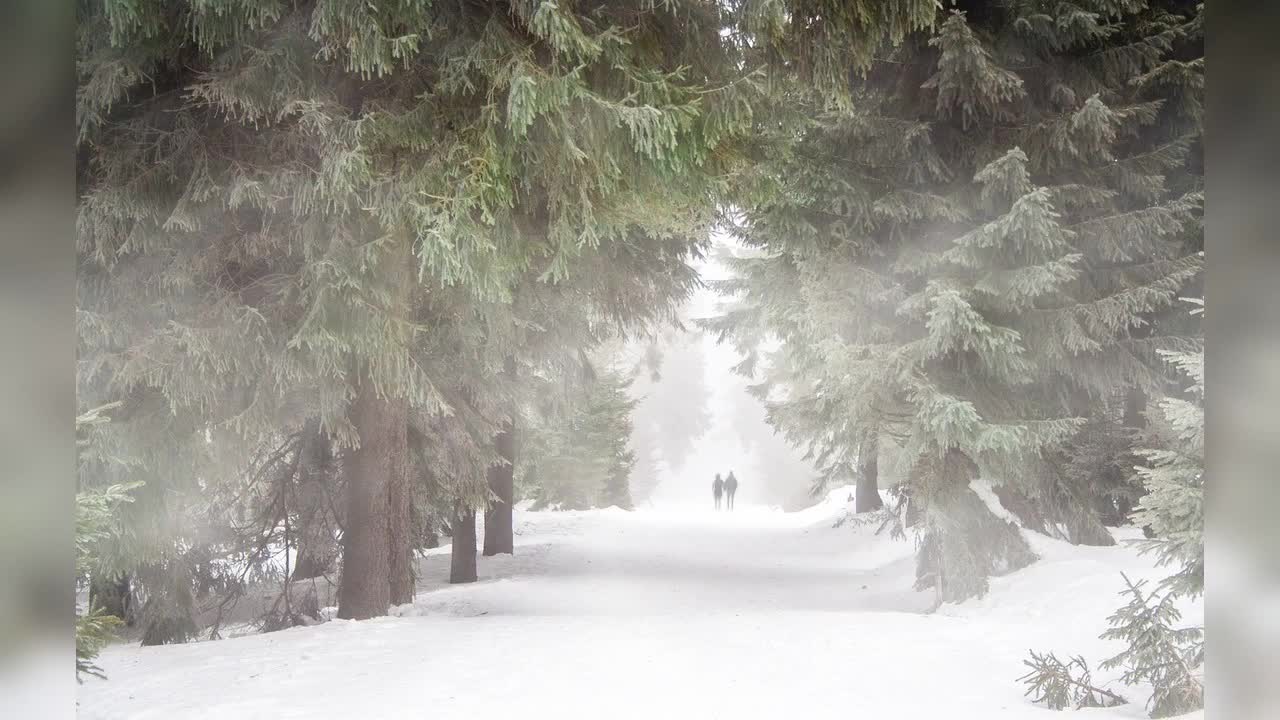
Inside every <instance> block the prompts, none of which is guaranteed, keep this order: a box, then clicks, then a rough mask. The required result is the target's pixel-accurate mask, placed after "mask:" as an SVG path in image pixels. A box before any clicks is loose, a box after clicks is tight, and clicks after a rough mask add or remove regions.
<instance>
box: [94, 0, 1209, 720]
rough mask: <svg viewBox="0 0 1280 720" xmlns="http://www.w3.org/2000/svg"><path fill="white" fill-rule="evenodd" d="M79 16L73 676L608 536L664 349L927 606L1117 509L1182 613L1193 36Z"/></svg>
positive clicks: (351, 608)
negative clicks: (897, 563) (684, 360)
mask: <svg viewBox="0 0 1280 720" xmlns="http://www.w3.org/2000/svg"><path fill="white" fill-rule="evenodd" d="M77 7H78V15H79V30H78V41H77V74H78V78H79V85H78V88H77V96H76V101H77V122H78V137H77V144H76V150H77V158H78V171H77V192H78V198H79V199H78V223H77V242H78V253H79V266H78V280H79V288H78V290H79V292H78V298H77V330H78V344H79V354H78V357H79V361H78V373H77V378H76V382H77V389H78V398H79V400H78V402H79V411H80V413H82V420H83V421H84V422H82V423H78V424H77V432H78V434H79V435H80V439H81V445H80V448H79V452H80V456H79V475H78V488H79V491H80V493H79V497H78V512H79V513H80V522H79V523H78V536H77V540H78V543H77V547H78V551H79V554H80V557H79V560H80V563H79V564H78V568H77V570H78V580H77V582H78V585H79V587H80V588H81V589H82V590H84V591H86V592H87V596H86V598H87V599H86V602H85V603H84V604H85V605H86V607H85V608H82V610H83V612H82V613H81V618H80V627H79V629H80V630H81V631H82V632H81V633H79V639H80V641H81V642H80V647H81V649H82V652H81V653H80V655H81V662H82V663H83V665H82V667H84V668H85V669H92V666H91V660H92V655H93V653H94V650H95V648H97V647H99V646H100V645H101V644H102V642H104V638H105V637H106V635H107V633H109V632H111V631H112V628H111V625H112V624H113V623H112V621H110V620H106V619H105V618H107V617H109V616H114V617H117V618H119V620H120V624H122V625H123V626H124V627H122V628H116V629H115V631H118V632H124V633H125V634H126V635H127V636H128V637H131V638H136V639H139V640H141V641H142V642H144V643H169V642H183V641H187V640H191V639H195V638H197V637H201V636H205V637H217V636H218V635H219V634H220V632H221V630H222V629H223V628H224V622H223V621H224V619H225V618H226V617H229V613H232V612H233V610H232V608H233V607H234V605H235V603H236V602H238V598H240V597H243V596H244V595H245V593H246V592H248V589H249V588H254V587H260V586H262V585H264V584H275V585H276V586H277V587H278V588H279V591H278V592H277V593H275V594H273V595H272V596H271V597H273V598H274V599H273V600H271V602H270V603H264V606H263V608H262V610H263V611H262V613H261V614H260V617H259V618H258V622H259V624H260V625H261V627H262V628H263V629H266V630H270V629H276V628H280V627H288V626H292V625H297V624H306V623H310V622H315V621H318V620H319V600H317V599H316V598H315V597H314V595H309V594H308V593H307V592H306V591H305V590H304V589H303V587H302V585H301V584H298V583H297V582H290V581H302V580H312V579H314V578H328V579H329V580H330V581H331V582H332V583H334V584H335V585H336V588H337V596H336V597H337V606H338V611H337V613H338V616H339V617H344V618H355V619H363V618H370V617H374V616H378V615H382V614H385V613H386V612H387V611H388V608H389V607H391V606H392V605H395V604H400V603H405V602H408V601H410V600H411V599H412V597H413V592H414V585H415V580H416V579H415V577H414V572H415V570H414V568H415V564H414V562H413V555H414V553H415V551H417V550H419V549H422V548H429V547H434V546H436V545H437V544H439V543H440V542H441V541H442V539H443V538H450V541H451V543H452V548H453V550H452V552H453V563H452V568H451V571H452V578H451V579H452V580H453V581H455V582H467V581H470V580H474V579H476V576H477V557H476V556H477V555H478V554H481V553H483V554H484V555H492V554H500V553H510V552H512V551H513V534H512V507H513V505H515V504H516V503H517V502H519V501H520V500H529V501H531V502H532V503H533V505H534V506H536V507H539V508H543V507H545V508H564V509H571V508H587V507H603V506H609V505H616V506H618V507H621V508H630V507H631V506H632V505H633V501H634V500H635V499H636V496H640V499H642V500H643V499H644V497H647V496H648V494H649V493H650V492H651V491H652V486H653V483H652V477H653V476H654V475H653V473H654V471H653V470H652V465H653V464H654V463H656V462H657V460H656V459H655V457H654V455H653V453H654V448H655V447H658V446H659V445H660V446H661V447H662V448H663V452H665V453H667V454H668V455H670V457H665V458H664V462H666V463H668V464H669V463H672V462H676V463H678V462H679V459H678V458H677V457H675V456H676V455H678V454H680V453H687V452H688V451H689V448H687V447H685V448H681V447H680V445H681V442H682V441H687V442H692V441H693V440H694V439H695V438H696V437H697V431H698V430H699V429H700V427H701V426H704V425H705V423H706V418H705V417H704V416H702V415H700V414H699V413H698V412H697V411H696V410H694V411H691V412H689V413H684V414H682V415H680V417H679V418H678V419H675V418H673V419H671V422H662V421H661V420H663V418H657V419H655V418H652V417H648V418H646V417H643V416H642V417H641V418H640V419H641V421H642V422H641V425H640V427H637V425H636V422H637V418H636V413H635V412H634V411H635V409H636V402H637V399H638V398H639V397H642V396H643V392H639V391H637V388H636V386H635V385H636V384H637V383H638V384H639V385H641V386H643V385H645V383H650V382H652V381H651V380H650V379H649V377H650V376H651V375H653V374H655V373H656V374H658V375H661V373H662V372H663V370H662V362H661V360H662V355H663V354H664V353H680V352H683V351H682V349H681V345H680V341H678V338H679V337H680V336H679V334H678V333H677V329H678V328H679V327H681V326H683V327H684V328H685V329H689V330H697V331H704V332H708V333H711V334H712V335H713V336H714V337H715V338H716V339H717V340H718V341H720V342H723V343H726V344H728V345H729V346H730V347H732V348H733V349H734V350H735V352H737V353H738V354H739V356H740V357H741V359H742V361H741V362H740V363H739V364H738V365H737V366H736V367H734V368H733V371H734V372H736V373H738V374H740V375H741V376H742V377H743V381H744V382H746V383H748V384H749V386H750V388H751V392H752V393H753V394H754V395H755V397H756V399H757V400H758V401H759V403H760V404H759V406H758V407H759V408H761V410H759V412H763V413H764V415H765V418H766V419H767V422H768V423H769V425H770V426H771V427H772V428H773V429H775V430H776V431H777V432H778V433H779V436H780V437H781V438H783V439H785V441H786V442H788V443H789V444H790V445H791V446H792V447H794V448H798V449H799V450H801V451H803V452H805V453H807V456H806V457H807V460H808V461H809V462H810V463H811V464H812V467H813V468H815V475H816V479H815V487H814V491H815V492H822V490H823V489H824V488H827V487H832V486H834V485H835V484H840V483H843V482H845V481H849V482H856V483H857V485H858V493H857V497H858V505H859V507H858V510H859V511H865V512H868V513H870V512H875V513H880V514H882V515H883V518H884V521H885V522H886V523H887V525H888V526H892V527H893V528H894V530H895V531H900V532H903V533H904V534H907V533H909V534H911V535H912V536H914V537H915V538H916V539H917V542H918V553H917V561H918V566H917V573H916V575H917V585H918V587H920V588H927V589H931V590H932V591H933V592H934V593H935V596H936V602H937V603H939V604H940V603H950V602H961V601H964V600H966V599H968V598H972V597H975V596H981V595H982V594H984V593H985V592H986V591H987V588H988V578H989V577H991V576H993V575H998V574H1003V573H1007V572H1010V571H1013V570H1016V569H1018V568H1020V567H1022V566H1025V565H1027V564H1028V563H1032V562H1034V561H1035V559H1036V558H1035V556H1034V553H1033V552H1032V551H1031V549H1030V547H1029V546H1028V544H1027V542H1026V541H1025V539H1024V537H1023V535H1022V532H1023V531H1024V530H1026V531H1033V532H1040V533H1046V534H1049V535H1052V536H1054V537H1059V538H1062V539H1066V540H1068V541H1070V542H1072V543H1083V544H1097V545H1105V544H1110V543H1113V542H1114V540H1113V539H1112V535H1111V534H1110V532H1109V530H1108V528H1111V527H1114V526H1117V525H1120V524H1125V523H1130V522H1135V521H1136V522H1138V523H1139V524H1140V525H1142V526H1145V527H1146V528H1147V530H1148V536H1149V539H1150V543H1151V549H1152V551H1153V552H1155V553H1156V557H1157V559H1159V560H1160V561H1162V562H1166V563H1168V564H1169V565H1170V566H1171V568H1172V572H1174V575H1173V577H1172V578H1171V579H1170V581H1169V583H1168V584H1167V585H1166V586H1165V587H1163V588H1161V589H1160V591H1159V592H1160V593H1163V594H1162V596H1161V597H1164V594H1173V595H1174V596H1180V595H1197V594H1199V593H1200V592H1202V587H1203V586H1202V583H1203V580H1202V578H1203V559H1202V558H1203V540H1202V525H1203V521H1202V513H1201V506H1202V485H1203V477H1202V464H1203V439H1202V438H1203V433H1202V422H1203V412H1202V410H1201V407H1202V399H1203V387H1202V353H1203V333H1202V331H1201V325H1200V317H1199V316H1198V315H1197V314H1195V313H1193V312H1190V310H1192V309H1193V307H1192V304H1191V303H1188V302H1185V301H1184V300H1183V299H1184V298H1198V297H1200V296H1201V295H1202V280H1201V269H1202V265H1203V257H1202V254H1203V227H1202V224H1201V218H1202V210H1203V163H1202V146H1201V128H1202V121H1203V106H1202V101H1203V89H1204V88H1203V84H1204V80H1203V77H1204V75H1203V62H1204V59H1203V38H1202V21H1201V15H1202V12H1203V7H1202V6H1201V5H1197V4H1195V3H1189V2H1176V1H1173V0H1168V1H1165V2H1157V1H1151V2H1147V1H1144V0H1081V1H1080V2H1077V3H1074V4H1067V3H1056V2H1043V1H1040V0H1025V1H1024V0H1019V1H1017V2H1010V3H1002V4H993V3H975V2H943V3H936V2H934V0H912V1H909V2H895V3H884V2H877V1H874V0H862V1H858V0H855V1H852V2H845V1H843V0H826V1H823V0H729V1H721V2H712V1H702V0H677V1H673V2H645V1H638V2H622V1H583V2H560V3H552V2H539V1H537V0H517V1H514V2H462V3H433V2H426V1H425V0H423V1H419V0H403V1H401V2H387V3H368V2H364V1H363V0H315V1H312V2H299V3H293V2H283V0H281V1H271V0H268V1H265V2H257V3H244V2H240V1H239V0H202V1H201V2H177V3H137V2H132V1H126V0H104V1H103V2H83V3H80V4H79V5H78V6H77ZM713 233H723V234H726V235H728V236H729V237H731V238H732V239H733V244H732V246H731V249H729V250H723V251H720V252H721V256H720V257H718V258H717V261H718V262H720V263H722V264H723V265H724V267H725V268H727V270H728V276H727V277H725V278H722V279H718V280H714V281H710V282H709V283H708V284H709V287H710V289H711V290H713V291H714V292H716V293H717V294H719V295H720V296H721V297H722V298H723V300H724V302H723V303H722V304H721V305H720V306H718V308H717V309H716V311H715V312H714V313H712V314H711V316H709V317H701V318H696V319H690V318H687V317H685V318H682V317H681V313H680V308H681V307H682V305H684V304H685V303H686V302H687V301H688V300H689V299H690V297H691V296H692V294H693V293H694V292H695V291H696V290H698V289H699V288H700V287H702V286H703V284H704V283H703V281H702V280H701V279H700V278H699V275H698V273H697V271H696V270H695V265H696V264H697V263H699V262H701V261H703V260H704V258H705V257H706V255H707V254H708V253H709V252H711V248H712V241H711V238H712V235H713ZM682 319H683V320H684V322H681V320H682ZM685 370H687V368H685V367H684V366H682V365H678V364H672V365H669V366H668V371H669V372H671V373H672V376H671V378H672V380H671V382H675V383H678V382H680V380H681V379H680V378H679V377H677V374H678V373H681V372H684V371H685ZM711 371H712V372H715V371H716V370H715V369H712V370H711ZM686 379H687V378H686ZM669 387H678V386H675V385H673V386H669ZM684 390H685V389H684V388H683V387H680V388H679V389H678V390H677V392H679V393H681V394H684ZM691 390H692V393H691V396H690V397H688V398H687V399H688V401H689V402H690V403H696V402H697V401H698V398H697V397H696V395H697V393H698V392H699V390H698V388H696V387H692V388H691ZM663 435H667V436H668V437H665V438H664V437H661V436H663ZM1135 468H1136V469H1135ZM637 478H640V479H639V480H637ZM978 479H983V480H986V481H988V482H989V483H990V486H991V487H992V488H993V490H994V492H995V495H996V496H997V498H998V502H999V504H1000V505H1002V506H1003V508H1004V509H1006V510H1007V511H1009V512H1011V513H1012V514H1013V516H1014V517H1015V518H1016V522H1012V521H1008V520H1005V519H1002V518H1001V517H998V516H997V515H996V514H994V513H993V512H992V508H991V506H990V503H989V502H987V500H986V499H984V498H983V497H982V496H980V495H979V494H978V493H975V491H974V489H973V487H972V486H971V484H972V483H974V482H975V481H976V480H978ZM709 483H710V479H709V478H708V479H707V484H708V485H709ZM881 491H884V492H881ZM883 499H887V500H888V503H887V505H884V506H883V507H882V504H883ZM478 516H479V517H482V518H483V527H484V532H483V535H482V537H481V536H478V533H477V527H476V525H477V517H478ZM1143 593H1144V591H1142V590H1140V589H1135V590H1134V597H1136V598H1138V599H1139V600H1141V599H1142V598H1143V597H1144V594H1143ZM1157 600H1159V599H1157ZM1140 615H1141V613H1140V612H1138V611H1136V610H1135V611H1133V612H1130V613H1129V614H1127V615H1124V616H1123V617H1119V618H1118V619H1117V621H1116V622H1117V625H1119V626H1127V625H1126V623H1128V624H1132V623H1134V622H1139V620H1137V619H1135V618H1137V617H1138V616H1140ZM1148 619H1150V617H1149V618H1148ZM1166 619H1167V618H1166ZM1153 622H1154V620H1153ZM1139 636H1141V633H1140V632H1139V631H1138V630H1134V631H1133V634H1132V637H1134V638H1137V637H1139ZM1144 637H1149V636H1144ZM1183 639H1186V638H1183ZM1135 642H1138V641H1137V640H1135ZM1171 642H1173V641H1171ZM1179 642H1180V641H1179ZM1175 645H1176V643H1175ZM1162 647H1163V646H1162ZM1169 647H1174V646H1169ZM1144 652H1146V653H1147V654H1146V655H1143V653H1144ZM1154 652H1157V650H1152V649H1150V648H1147V650H1145V651H1144V650H1140V649H1136V650H1135V653H1137V655H1135V656H1133V657H1129V658H1127V659H1121V660H1120V661H1119V662H1130V661H1131V664H1132V665H1133V667H1135V668H1139V669H1138V670H1135V672H1139V674H1141V672H1140V666H1142V663H1143V662H1147V661H1148V660H1150V654H1151V653H1154ZM1158 652H1172V653H1174V654H1175V655H1177V656H1178V657H1180V658H1183V659H1184V660H1185V659H1186V658H1187V657H1190V656H1187V655H1185V654H1179V653H1181V652H1182V651H1181V650H1177V649H1176V648H1175V649H1173V650H1169V649H1168V648H1165V649H1163V650H1159V651H1158ZM1194 654H1195V653H1194V652H1192V655H1194ZM1192 664H1193V663H1191V662H1190V661H1189V660H1188V661H1187V662H1185V663H1184V666H1187V667H1190V666H1191V665H1192ZM1059 665H1063V664H1062V663H1059ZM1064 667H1065V666H1064ZM1160 682H1164V681H1163V680H1161V681H1160ZM1169 682H1176V683H1177V684H1178V687H1179V688H1180V689H1181V690H1180V691H1179V692H1180V694H1178V695H1177V699H1178V701H1177V702H1174V701H1169V700H1168V699H1167V697H1166V696H1161V697H1162V698H1165V699H1164V700H1161V701H1160V702H1159V703H1157V704H1156V707H1155V710H1156V711H1158V712H1166V711H1168V709H1169V708H1170V707H1176V708H1183V707H1186V706H1189V705H1194V704H1196V703H1197V702H1198V697H1199V696H1198V695H1197V694H1196V693H1194V692H1191V691H1189V690H1186V684H1187V682H1188V681H1187V679H1186V678H1185V677H1179V678H1176V679H1175V680H1171V681H1169ZM1054 697H1059V695H1055V696H1054ZM1161 703H1163V704H1161ZM1170 703H1172V704H1170Z"/></svg>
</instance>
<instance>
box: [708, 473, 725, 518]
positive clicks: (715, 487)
mask: <svg viewBox="0 0 1280 720" xmlns="http://www.w3.org/2000/svg"><path fill="white" fill-rule="evenodd" d="M711 494H712V495H714V496H715V498H716V509H717V510H719V509H720V496H721V495H723V494H724V481H723V480H721V479H720V473H716V480H715V482H713V483H711Z"/></svg>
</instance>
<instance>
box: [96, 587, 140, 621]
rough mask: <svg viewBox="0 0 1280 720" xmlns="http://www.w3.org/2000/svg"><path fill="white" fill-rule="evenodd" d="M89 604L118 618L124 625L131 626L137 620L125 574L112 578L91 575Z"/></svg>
mask: <svg viewBox="0 0 1280 720" xmlns="http://www.w3.org/2000/svg"><path fill="white" fill-rule="evenodd" d="M89 606H90V607H93V608H100V609H102V610H104V611H106V613H107V614H108V615H114V616H116V617H118V618H120V619H121V620H123V621H124V624H125V626H126V627H133V626H134V624H136V623H137V620H138V617H137V612H136V611H135V608H134V597H133V588H132V585H131V583H130V582H129V576H128V575H127V574H121V575H119V576H118V577H114V578H107V577H99V576H97V575H95V576H93V577H92V578H91V579H90V581H89Z"/></svg>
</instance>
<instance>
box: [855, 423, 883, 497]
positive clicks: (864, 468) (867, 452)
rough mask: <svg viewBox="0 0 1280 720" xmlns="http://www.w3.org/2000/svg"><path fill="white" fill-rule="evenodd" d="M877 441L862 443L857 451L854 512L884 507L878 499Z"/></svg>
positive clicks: (873, 439)
mask: <svg viewBox="0 0 1280 720" xmlns="http://www.w3.org/2000/svg"><path fill="white" fill-rule="evenodd" d="M877 445H878V443H877V442H876V439H875V438H872V439H871V440H870V441H868V442H865V443H863V445H862V451H861V452H859V453H858V480H857V484H856V485H855V486H854V492H853V498H854V506H853V511H854V512H855V513H864V512H871V511H873V510H879V509H880V508H882V507H884V501H882V500H881V499H880V468H879V466H878V465H877V460H878V458H877V455H878V448H877Z"/></svg>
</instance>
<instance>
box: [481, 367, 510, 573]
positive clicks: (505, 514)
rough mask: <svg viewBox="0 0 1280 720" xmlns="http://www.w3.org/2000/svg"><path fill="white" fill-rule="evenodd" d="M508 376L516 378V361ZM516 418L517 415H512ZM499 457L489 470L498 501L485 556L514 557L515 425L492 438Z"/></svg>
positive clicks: (487, 516) (490, 516)
mask: <svg viewBox="0 0 1280 720" xmlns="http://www.w3.org/2000/svg"><path fill="white" fill-rule="evenodd" d="M504 370H505V373H506V375H507V376H508V377H509V378H511V377H513V376H514V375H515V360H514V359H512V358H507V360H506V364H505V368H504ZM513 417H514V412H513ZM493 444H494V446H495V449H496V450H497V451H498V457H500V458H502V459H503V460H504V461H505V462H504V463H503V464H500V465H493V466H491V467H490V468H489V490H490V491H492V492H493V494H494V495H496V496H497V500H495V501H494V502H492V503H491V504H490V505H489V508H488V509H487V510H486V511H485V513H484V554H485V555H497V554H499V553H507V554H512V553H514V552H515V537H514V532H513V529H512V526H511V525H512V517H511V506H512V505H513V504H514V503H515V495H516V486H515V476H516V434H515V423H514V421H512V420H509V421H507V422H506V423H505V424H503V426H502V432H500V433H498V434H497V435H496V436H494V438H493Z"/></svg>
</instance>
